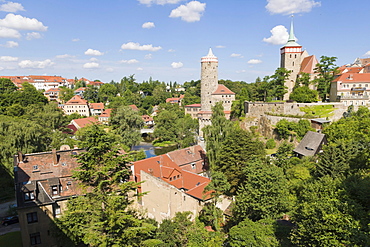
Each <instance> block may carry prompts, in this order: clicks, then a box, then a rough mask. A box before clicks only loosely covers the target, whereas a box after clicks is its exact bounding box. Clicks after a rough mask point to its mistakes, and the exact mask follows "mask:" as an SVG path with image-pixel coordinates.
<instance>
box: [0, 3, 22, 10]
mask: <svg viewBox="0 0 370 247" xmlns="http://www.w3.org/2000/svg"><path fill="white" fill-rule="evenodd" d="M0 11H4V12H13V13H15V12H17V11H25V9H24V8H23V6H22V4H20V3H13V2H8V3H4V4H2V5H0Z"/></svg>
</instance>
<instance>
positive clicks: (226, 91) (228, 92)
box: [212, 84, 235, 95]
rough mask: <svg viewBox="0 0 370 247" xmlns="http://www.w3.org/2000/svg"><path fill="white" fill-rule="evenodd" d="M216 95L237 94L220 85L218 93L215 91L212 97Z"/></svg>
mask: <svg viewBox="0 0 370 247" xmlns="http://www.w3.org/2000/svg"><path fill="white" fill-rule="evenodd" d="M214 94H235V93H234V92H233V91H231V90H230V89H228V88H227V87H226V86H225V85H223V84H218V87H217V89H216V91H214V92H213V93H212V95H214Z"/></svg>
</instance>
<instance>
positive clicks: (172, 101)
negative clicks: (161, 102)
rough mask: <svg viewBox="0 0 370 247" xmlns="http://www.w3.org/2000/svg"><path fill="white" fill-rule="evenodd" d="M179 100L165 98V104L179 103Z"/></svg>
mask: <svg viewBox="0 0 370 247" xmlns="http://www.w3.org/2000/svg"><path fill="white" fill-rule="evenodd" d="M179 102H180V98H167V99H166V103H179Z"/></svg>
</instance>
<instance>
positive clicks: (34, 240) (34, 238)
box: [30, 232, 41, 245]
mask: <svg viewBox="0 0 370 247" xmlns="http://www.w3.org/2000/svg"><path fill="white" fill-rule="evenodd" d="M30 240H31V245H36V244H41V236H40V233H39V232H36V233H32V234H30Z"/></svg>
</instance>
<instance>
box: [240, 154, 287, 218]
mask: <svg viewBox="0 0 370 247" xmlns="http://www.w3.org/2000/svg"><path fill="white" fill-rule="evenodd" d="M244 178H245V179H244V180H243V182H242V183H241V184H240V186H239V187H238V191H237V194H236V197H235V207H234V208H233V217H234V221H236V222H241V221H243V220H244V219H246V218H249V219H251V220H253V221H257V220H260V219H265V218H270V217H272V218H276V217H281V216H282V214H283V213H284V212H287V211H288V210H289V207H290V206H291V205H289V201H288V200H287V198H288V188H287V181H286V178H285V176H284V173H283V169H282V168H280V167H277V166H275V165H272V164H269V163H265V162H261V161H259V162H257V161H251V162H249V163H248V164H246V166H245V168H244Z"/></svg>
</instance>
